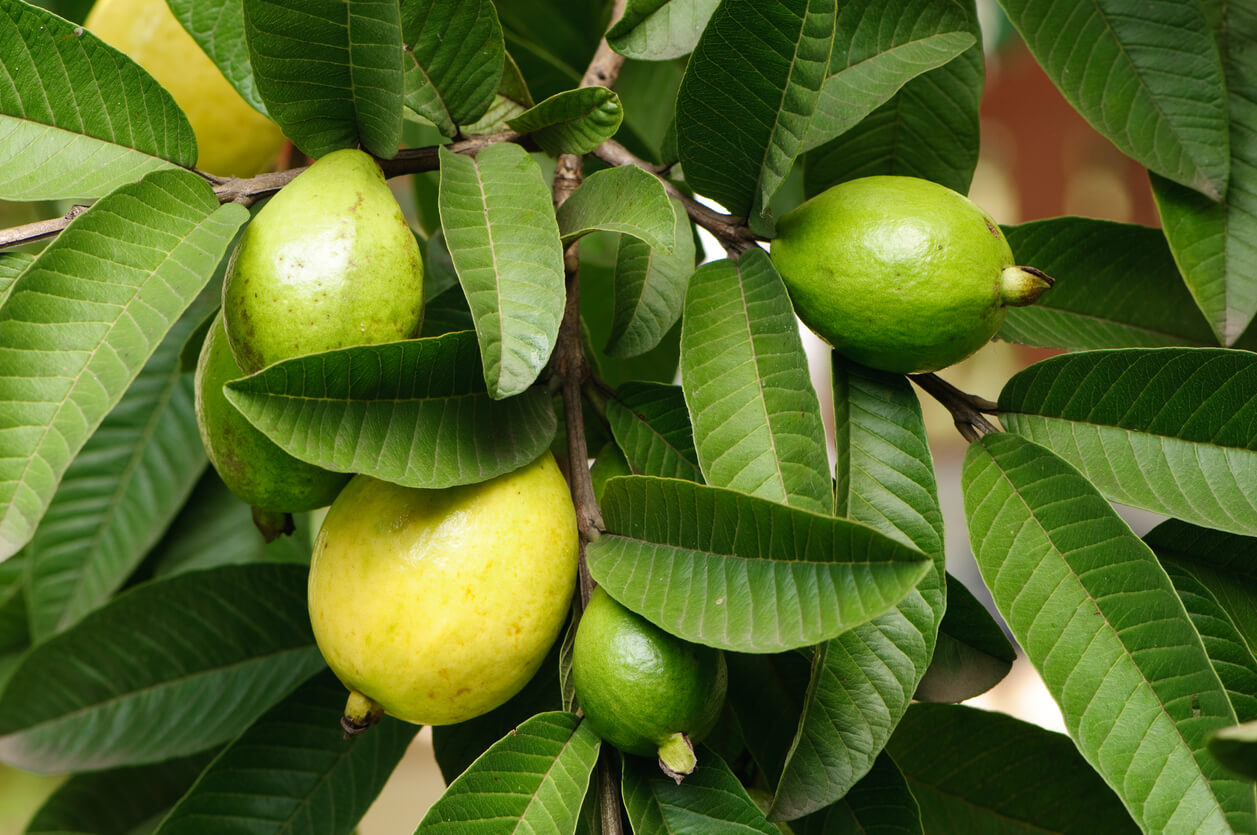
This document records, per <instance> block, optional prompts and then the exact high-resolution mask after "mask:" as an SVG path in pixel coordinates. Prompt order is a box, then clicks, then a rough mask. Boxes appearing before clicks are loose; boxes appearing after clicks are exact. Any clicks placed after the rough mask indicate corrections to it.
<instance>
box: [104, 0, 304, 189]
mask: <svg viewBox="0 0 1257 835" xmlns="http://www.w3.org/2000/svg"><path fill="white" fill-rule="evenodd" d="M83 25H84V26H85V27H86V28H87V29H88V30H89V31H90V32H92V34H94V35H96V36H97V37H99V38H100V39H101V40H103V41H104V42H105V43H107V44H109V45H110V46H112V47H113V48H115V49H117V50H119V51H121V52H124V53H126V54H127V55H128V56H130V58H131V59H132V60H133V61H135V62H136V63H137V64H139V65H140V66H141V67H143V68H144V69H145V70H147V71H148V73H149V75H151V76H153V78H155V79H157V82H158V83H159V84H161V85H162V86H163V87H165V88H166V89H167V90H169V91H170V94H171V95H172V96H173V97H174V99H175V103H176V104H178V105H179V107H180V108H181V109H182V110H183V112H184V114H185V115H186V116H187V117H188V122H190V123H191V125H192V132H193V133H195V134H196V147H197V161H196V164H197V167H198V168H200V169H202V170H204V171H208V172H210V173H211V174H220V175H223V176H233V177H252V176H253V175H254V174H257V173H258V172H259V171H264V170H266V169H267V168H269V167H270V166H271V163H272V162H273V161H274V159H275V155H276V153H278V151H279V149H280V148H281V147H282V146H283V144H284V134H283V132H281V131H280V129H279V126H278V125H276V124H275V123H274V122H272V121H271V120H270V119H268V118H267V117H265V116H263V115H262V114H261V113H259V112H257V111H256V110H254V109H253V108H252V107H251V106H250V105H249V103H248V102H246V101H245V100H244V99H243V98H241V97H240V94H239V93H237V92H236V88H234V87H232V86H231V82H229V81H228V80H227V79H226V78H224V77H223V74H222V73H221V72H219V69H218V67H217V66H216V65H215V64H214V62H213V61H212V60H210V58H209V56H208V55H206V54H205V52H204V51H202V49H201V47H200V46H198V45H197V43H196V41H194V40H192V36H191V35H189V34H188V33H187V31H186V30H185V29H184V28H183V26H182V25H181V24H180V23H179V21H178V20H177V19H176V18H175V16H174V15H173V14H171V12H170V8H169V7H168V6H167V5H166V2H165V0H97V2H96V5H94V6H92V10H91V12H89V13H88V15H87V20H86V21H85V22H84V24H83Z"/></svg>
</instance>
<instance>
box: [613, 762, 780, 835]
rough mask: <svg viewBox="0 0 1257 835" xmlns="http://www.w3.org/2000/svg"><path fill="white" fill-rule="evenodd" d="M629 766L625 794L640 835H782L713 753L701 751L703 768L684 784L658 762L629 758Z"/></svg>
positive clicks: (623, 781) (631, 820)
mask: <svg viewBox="0 0 1257 835" xmlns="http://www.w3.org/2000/svg"><path fill="white" fill-rule="evenodd" d="M623 763H624V768H623V775H622V778H621V790H622V792H623V796H624V808H625V810H626V811H627V812H628V817H629V823H630V824H631V825H632V827H633V833H634V835H671V834H672V833H680V832H693V833H700V832H719V833H721V835H738V834H739V833H751V832H759V833H762V835H780V833H779V831H778V830H777V828H776V827H775V826H773V825H772V824H771V823H769V822H768V821H767V820H766V819H765V818H764V813H763V812H761V811H760V808H759V807H758V806H756V805H755V801H754V800H751V798H750V797H749V796H748V795H747V793H746V789H744V788H742V784H741V783H739V782H738V778H737V777H735V776H734V774H733V772H731V771H730V770H729V766H727V765H725V763H724V761H723V760H721V759H720V757H718V756H716V753H715V752H714V751H711V750H710V749H707V748H700V749H699V750H698V767H697V768H695V769H694V772H693V773H692V774H687V775H686V777H685V782H683V783H681V784H680V785H678V784H677V783H676V782H675V781H674V780H673V779H672V778H671V777H668V776H666V775H665V774H664V773H663V772H662V771H660V770H659V765H658V763H655V762H654V761H652V760H649V759H646V758H644V757H631V756H626V757H624V758H623Z"/></svg>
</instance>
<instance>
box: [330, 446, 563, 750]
mask: <svg viewBox="0 0 1257 835" xmlns="http://www.w3.org/2000/svg"><path fill="white" fill-rule="evenodd" d="M576 561H577V537H576V513H575V510H574V509H573V507H572V500H571V497H570V495H569V493H568V488H567V483H566V482H565V481H564V479H563V475H562V473H560V472H559V468H558V466H557V464H556V463H555V461H554V456H553V455H551V454H550V453H549V452H546V453H545V454H544V455H542V456H541V457H540V458H539V459H537V460H536V461H534V462H533V463H531V464H529V465H527V466H525V467H523V468H521V469H519V470H516V471H514V472H512V473H508V474H506V475H503V476H499V477H498V478H495V479H492V480H490V481H486V482H483V483H481V484H470V485H465V486H460V487H450V488H446V489H441V490H422V489H414V488H409V487H399V486H397V485H394V484H390V483H388V482H385V481H379V480H376V479H373V478H368V477H366V476H361V475H359V476H355V477H354V479H353V480H352V481H350V483H349V485H348V486H347V487H346V488H345V489H344V490H343V491H342V492H341V494H340V496H338V497H337V499H336V501H335V502H333V503H332V507H331V509H330V510H329V511H328V513H327V517H326V518H325V519H324V520H323V527H322V528H321V529H320V530H319V534H318V536H317V537H316V538H315V544H314V556H313V558H312V560H311V563H310V583H309V604H310V622H311V624H313V626H314V637H315V640H316V641H317V642H318V646H319V649H320V650H321V651H322V653H323V657H324V658H325V659H326V660H327V663H328V666H330V667H331V668H332V671H333V672H334V673H336V675H337V677H339V678H340V680H341V681H342V682H344V684H345V686H346V687H348V688H349V689H350V693H351V695H350V698H349V702H348V704H347V706H346V712H345V720H344V724H345V727H346V730H347V731H351V732H352V731H355V730H360V729H362V728H363V727H365V726H367V725H369V724H371V723H372V722H373V721H375V720H376V719H378V718H379V715H380V713H381V712H386V713H388V714H390V715H392V716H396V717H397V718H399V719H404V720H406V721H408V722H417V723H422V724H426V725H447V724H452V723H456V722H462V721H465V720H467V719H471V718H472V717H475V716H479V715H481V714H483V713H486V712H488V711H490V710H492V709H493V708H495V707H497V706H499V705H501V704H502V703H503V702H505V701H506V700H507V699H509V698H511V697H512V696H514V695H515V694H516V693H517V692H519V690H520V689H521V688H522V687H523V686H524V685H525V684H526V683H527V682H528V680H529V679H530V678H532V676H533V674H534V673H536V672H537V669H538V667H540V665H541V662H542V660H543V659H544V658H545V656H546V653H547V652H548V651H549V649H550V646H551V645H552V644H553V643H554V641H555V639H556V638H557V637H558V635H559V631H560V630H561V629H562V628H563V624H564V623H565V622H566V621H567V616H568V608H569V605H570V603H571V598H572V591H573V588H574V587H575V581H576Z"/></svg>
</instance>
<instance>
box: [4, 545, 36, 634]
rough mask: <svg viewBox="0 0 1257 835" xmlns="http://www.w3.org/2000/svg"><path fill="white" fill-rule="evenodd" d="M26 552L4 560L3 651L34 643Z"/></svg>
mask: <svg viewBox="0 0 1257 835" xmlns="http://www.w3.org/2000/svg"><path fill="white" fill-rule="evenodd" d="M27 562H28V560H27V557H26V552H25V551H21V552H19V553H18V555H17V556H15V557H13V559H10V560H5V561H4V562H3V563H0V653H4V652H12V651H15V650H25V649H26V648H27V647H28V646H30V629H29V626H28V623H29V621H28V618H27V612H26V608H27V607H26V575H27V570H28V566H27Z"/></svg>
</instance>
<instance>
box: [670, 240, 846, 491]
mask: <svg viewBox="0 0 1257 835" xmlns="http://www.w3.org/2000/svg"><path fill="white" fill-rule="evenodd" d="M681 386H682V388H683V389H684V390H685V402H686V403H687V404H688V405H689V409H690V417H691V418H692V420H693V422H694V441H695V445H696V447H697V449H698V460H699V463H700V464H701V465H702V468H703V475H704V476H705V477H706V479H707V481H708V483H710V484H714V485H717V486H720V487H731V488H733V489H735V490H741V491H743V492H746V493H750V494H752V495H756V496H762V497H763V498H766V499H772V500H773V501H778V502H787V503H790V504H793V505H795V506H797V507H802V508H806V509H808V510H814V511H816V512H818V513H829V512H830V510H831V509H832V508H833V493H832V486H831V484H830V479H829V476H828V473H827V472H826V469H827V467H828V457H827V453H826V451H825V430H824V427H823V426H822V424H821V415H820V404H819V402H818V401H817V399H816V391H815V390H814V389H813V388H812V379H811V376H810V374H809V372H808V364H807V355H806V354H804V353H803V340H802V339H801V338H800V336H799V332H798V326H797V325H796V323H795V318H794V308H792V307H791V306H790V298H789V297H788V296H787V295H786V288H785V285H783V284H782V283H781V277H780V276H778V275H777V271H776V270H775V269H774V268H773V265H772V262H771V261H770V260H769V258H768V253H766V252H764V251H763V250H762V249H759V248H754V249H751V250H748V251H747V252H745V253H743V255H742V257H741V258H740V259H739V260H737V261H729V260H724V261H714V262H711V263H709V264H704V265H703V266H702V267H700V268H699V269H698V271H697V272H695V273H694V275H693V276H692V277H691V278H690V286H689V289H688V290H687V291H686V294H685V316H684V318H683V319H682V320H681Z"/></svg>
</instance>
